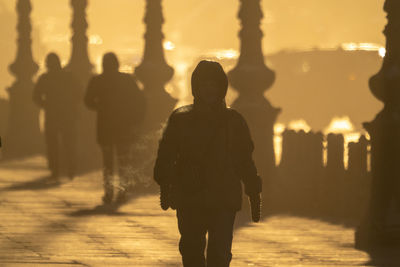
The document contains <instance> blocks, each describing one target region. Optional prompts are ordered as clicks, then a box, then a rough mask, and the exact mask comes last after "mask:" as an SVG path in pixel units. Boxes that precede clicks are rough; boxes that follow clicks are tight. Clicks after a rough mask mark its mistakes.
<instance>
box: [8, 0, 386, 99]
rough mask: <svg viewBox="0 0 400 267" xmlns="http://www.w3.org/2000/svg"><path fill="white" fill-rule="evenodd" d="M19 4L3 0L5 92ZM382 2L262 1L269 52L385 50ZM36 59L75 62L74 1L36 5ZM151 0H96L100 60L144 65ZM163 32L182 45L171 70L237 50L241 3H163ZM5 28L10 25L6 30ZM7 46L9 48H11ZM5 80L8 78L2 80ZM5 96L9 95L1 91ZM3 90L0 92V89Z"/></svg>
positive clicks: (95, 49)
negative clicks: (344, 46) (116, 57)
mask: <svg viewBox="0 0 400 267" xmlns="http://www.w3.org/2000/svg"><path fill="white" fill-rule="evenodd" d="M15 2H16V0H0V12H1V13H0V14H1V17H2V21H1V22H2V25H3V26H2V30H1V32H2V34H3V38H2V42H1V45H2V46H3V47H2V50H1V51H2V52H3V53H2V54H3V55H1V58H2V60H1V61H0V64H1V65H2V66H1V68H0V77H1V78H2V79H1V80H2V82H1V83H0V86H1V87H2V88H4V86H5V84H4V82H7V83H8V84H9V83H10V82H11V81H12V78H11V76H10V75H8V74H7V66H8V64H9V63H11V62H12V61H13V59H14V58H15V55H14V53H15V52H14V51H15V46H14V43H15V38H16V36H15V30H14V29H15V24H16V17H15V14H14V6H15ZM383 2H384V1H383V0H279V1H276V0H274V1H272V0H263V1H262V9H263V12H264V19H263V21H262V23H261V27H262V30H263V31H264V34H265V38H264V42H263V46H264V51H265V52H266V53H271V52H275V51H279V50H282V49H303V48H310V47H332V46H338V45H340V44H341V43H348V42H357V43H358V42H363V43H366V42H368V43H377V44H381V45H384V42H385V39H384V36H383V35H382V30H383V27H384V25H385V23H386V19H385V13H384V12H383V10H382V7H383ZM32 4H33V12H32V23H33V26H34V31H35V32H34V57H35V60H36V61H37V62H38V63H40V62H43V58H44V56H45V54H46V53H48V52H49V51H56V52H58V53H59V54H60V55H61V57H62V59H63V60H64V61H66V60H67V59H68V57H69V52H70V45H69V38H70V26H69V25H70V19H71V9H70V7H69V0H32ZM144 7H145V1H144V0H112V1H111V0H91V1H89V8H88V21H89V24H90V28H89V35H91V36H92V38H94V39H93V40H92V41H93V42H96V40H97V39H96V38H98V39H99V40H101V41H102V44H101V45H98V44H97V45H96V44H92V45H91V46H90V56H91V60H92V61H93V62H96V60H98V58H99V57H100V55H101V54H102V53H103V52H105V51H110V50H113V51H116V52H117V53H118V54H120V55H124V54H133V55H136V56H137V57H138V58H139V59H140V55H141V53H142V49H143V39H142V36H143V33H144V26H143V23H142V19H143V14H144ZM163 7H164V17H165V25H164V28H163V29H164V33H165V36H166V39H167V40H169V41H171V42H173V43H174V44H175V45H176V49H175V50H174V51H173V52H171V53H169V54H168V59H169V61H170V64H171V65H173V64H174V62H173V58H176V55H177V54H179V53H181V54H185V57H189V58H190V57H193V58H194V59H195V58H196V57H197V56H198V54H200V53H205V52H207V51H210V50H216V49H238V47H239V41H238V39H237V32H238V30H239V28H240V25H239V21H238V19H237V18H236V15H237V11H238V7H239V1H232V0H230V1H228V0H164V1H163ZM5 25H6V26H5ZM4 47H6V48H4ZM3 77H5V78H3ZM1 90H2V89H1ZM1 90H0V91H1Z"/></svg>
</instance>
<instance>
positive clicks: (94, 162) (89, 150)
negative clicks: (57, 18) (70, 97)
mask: <svg viewBox="0 0 400 267" xmlns="http://www.w3.org/2000/svg"><path fill="white" fill-rule="evenodd" d="M70 5H71V8H72V11H73V13H72V23H71V28H72V32H73V34H72V39H71V44H72V47H71V49H72V50H71V57H70V60H69V63H68V65H67V66H66V67H65V68H66V70H68V71H70V72H72V73H73V74H74V76H75V77H76V78H77V79H78V81H79V86H80V88H79V90H78V91H79V94H78V95H77V99H76V101H77V102H78V103H79V105H78V106H79V110H78V112H79V113H78V114H79V116H78V118H77V120H78V137H77V145H78V171H79V172H80V173H82V172H86V171H89V170H92V169H95V168H98V167H100V166H101V156H100V150H99V148H98V145H97V144H96V125H95V123H96V114H95V112H93V111H90V110H88V109H87V108H86V107H85V106H84V102H83V98H84V95H85V92H86V87H87V84H88V81H89V79H90V78H91V76H92V71H93V65H92V63H91V62H90V59H89V52H88V37H87V29H88V22H87V20H86V9H87V7H88V0H70Z"/></svg>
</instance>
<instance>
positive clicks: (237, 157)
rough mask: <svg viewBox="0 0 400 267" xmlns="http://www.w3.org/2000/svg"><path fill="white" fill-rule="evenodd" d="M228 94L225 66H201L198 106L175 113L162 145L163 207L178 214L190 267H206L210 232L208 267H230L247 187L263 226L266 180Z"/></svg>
mask: <svg viewBox="0 0 400 267" xmlns="http://www.w3.org/2000/svg"><path fill="white" fill-rule="evenodd" d="M227 88H228V80H227V77H226V74H225V72H224V70H223V69H222V67H221V65H220V64H219V63H216V62H210V61H201V62H200V63H199V64H198V66H197V67H196V69H195V70H194V72H193V75H192V94H193V96H194V104H193V105H189V106H184V107H181V108H179V109H177V110H175V111H174V112H173V113H172V115H171V116H170V118H169V120H168V124H167V126H166V129H165V132H164V134H163V137H162V139H161V141H160V145H159V150H158V157H157V160H156V165H155V168H154V179H155V180H156V182H157V183H158V184H159V185H160V186H161V189H162V194H161V201H162V207H163V208H164V209H166V208H168V206H170V207H171V208H174V209H175V208H176V210H177V217H178V228H179V232H180V234H181V239H180V242H179V250H180V253H181V255H182V261H183V265H184V266H191V267H194V266H206V263H205V262H206V260H205V257H204V249H205V247H206V234H207V232H208V246H207V266H209V267H212V266H218V267H224V266H229V263H230V261H231V258H232V254H231V245H232V236H233V224H234V220H235V215H236V212H237V211H238V210H240V208H241V203H242V186H241V181H243V182H244V185H245V192H246V194H247V195H248V196H250V199H251V202H252V203H254V205H253V207H255V212H258V214H254V215H255V216H254V218H253V220H254V221H258V220H259V210H258V211H257V207H258V208H259V205H257V204H259V201H260V193H261V178H260V177H259V176H258V175H257V170H256V167H255V164H254V162H253V159H252V152H253V149H254V147H253V142H252V140H251V137H250V131H249V129H248V127H247V124H246V122H245V120H244V118H243V117H242V116H241V115H240V114H239V113H238V112H237V111H235V110H233V109H230V108H227V107H226V105H225V94H226V92H227ZM166 188H168V192H167V193H166ZM257 215H258V216H257ZM257 217H258V218H257Z"/></svg>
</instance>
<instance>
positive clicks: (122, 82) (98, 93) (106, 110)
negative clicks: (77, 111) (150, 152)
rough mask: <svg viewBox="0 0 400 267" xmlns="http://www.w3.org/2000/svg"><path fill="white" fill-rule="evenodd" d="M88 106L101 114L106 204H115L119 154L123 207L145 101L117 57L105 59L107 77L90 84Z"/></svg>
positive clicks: (99, 139)
mask: <svg viewBox="0 0 400 267" xmlns="http://www.w3.org/2000/svg"><path fill="white" fill-rule="evenodd" d="M85 104H86V106H87V107H88V108H90V109H92V110H95V111H96V112H97V142H98V143H99V145H100V147H101V150H102V153H103V175H104V196H103V202H104V204H110V203H111V202H112V201H113V197H114V183H113V173H114V165H115V164H114V154H116V159H117V163H118V173H119V186H117V188H118V195H117V198H116V202H117V203H123V202H125V201H126V196H127V195H126V194H127V190H128V187H129V184H130V179H131V174H132V165H131V152H132V150H131V148H132V145H133V143H134V141H135V140H136V139H137V138H138V134H139V129H140V127H141V123H142V122H143V119H144V115H145V114H144V113H145V97H144V94H143V92H142V91H141V90H140V89H139V87H138V86H137V84H136V81H135V79H134V77H133V76H132V75H129V74H126V73H121V72H119V61H118V58H117V56H116V55H115V54H114V53H106V54H105V55H104V56H103V73H102V74H100V75H98V76H95V77H93V78H92V79H91V80H90V81H89V85H88V88H87V91H86V95H85Z"/></svg>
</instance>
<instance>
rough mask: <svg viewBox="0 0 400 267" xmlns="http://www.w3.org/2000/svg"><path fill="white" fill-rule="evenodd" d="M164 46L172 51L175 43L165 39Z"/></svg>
mask: <svg viewBox="0 0 400 267" xmlns="http://www.w3.org/2000/svg"><path fill="white" fill-rule="evenodd" d="M163 46H164V49H165V50H168V51H172V50H174V49H175V44H174V43H173V42H171V41H165V42H164V44H163Z"/></svg>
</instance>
